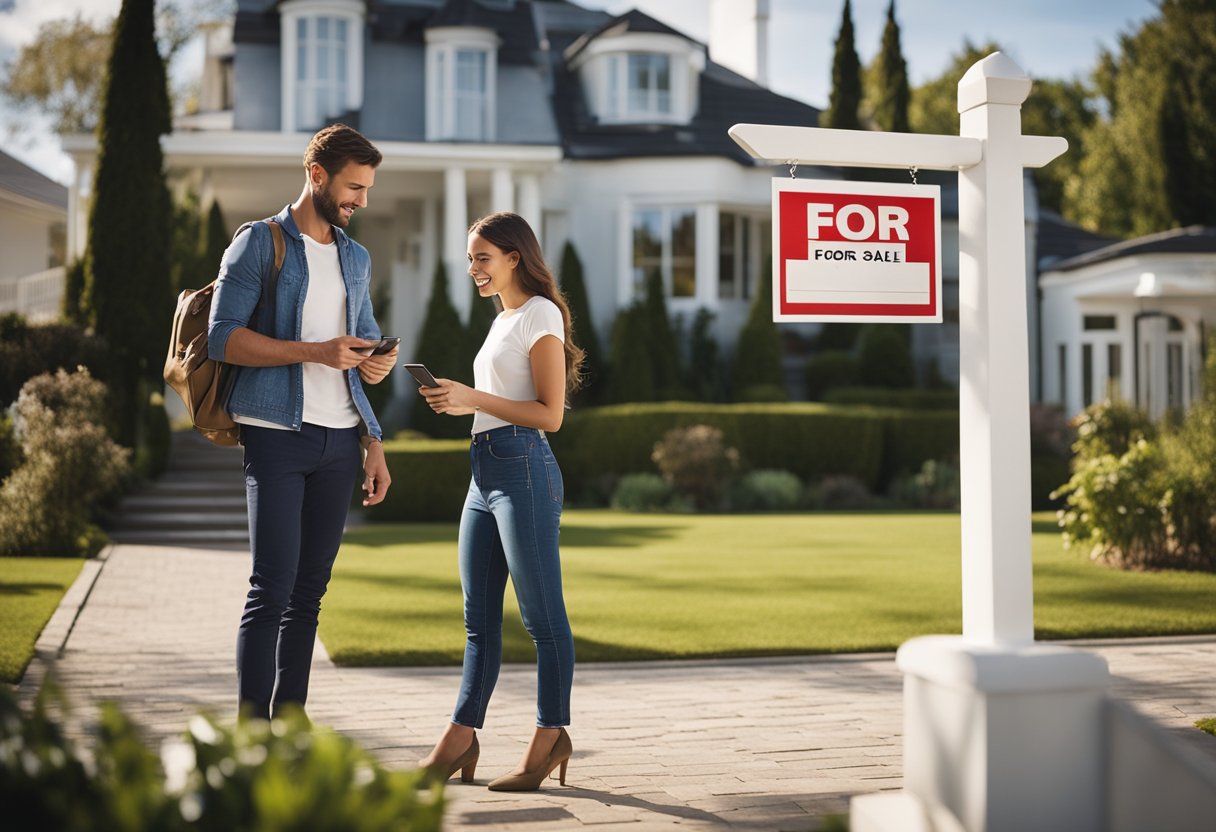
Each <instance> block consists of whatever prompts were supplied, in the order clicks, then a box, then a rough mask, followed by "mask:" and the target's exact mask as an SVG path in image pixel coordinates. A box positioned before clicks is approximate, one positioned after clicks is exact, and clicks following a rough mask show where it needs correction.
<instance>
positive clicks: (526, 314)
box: [473, 295, 566, 433]
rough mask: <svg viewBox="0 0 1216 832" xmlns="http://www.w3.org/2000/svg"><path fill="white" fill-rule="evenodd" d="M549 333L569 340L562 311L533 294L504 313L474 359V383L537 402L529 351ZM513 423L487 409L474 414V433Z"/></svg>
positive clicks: (499, 393)
mask: <svg viewBox="0 0 1216 832" xmlns="http://www.w3.org/2000/svg"><path fill="white" fill-rule="evenodd" d="M546 335H553V336H555V337H556V338H557V340H559V341H561V342H563V343H564V342H565V340H566V326H565V322H564V321H563V320H562V311H561V310H560V309H558V308H557V304H555V303H554V302H553V301H551V300H549V299H548V298H546V297H542V296H540V295H533V296H532V297H530V298H528V300H527V301H526V302H525V303H524V305H523V306H521V307H519V308H518V309H513V310H506V311H503V312H500V313H499V314H498V317H497V318H495V319H494V323H493V325H491V327H490V332H489V334H488V335H486V340H485V343H484V344H482V345H481V350H480V351H479V352H478V353H477V358H475V359H474V360H473V386H474V387H476V388H477V389H478V390H484V391H485V392H487V393H492V394H493V395H495V396H502V397H503V398H504V399H511V400H512V401H517V402H527V401H536V384H535V383H534V382H533V380H532V361H531V359H530V358H529V357H528V354H529V353H530V352H531V351H532V347H533V346H535V344H536V342H537V341H539V340H540V339H541V338H543V337H544V336H546ZM509 424H511V423H510V422H507V421H505V420H503V419H499V418H498V417H497V416H491V415H490V414H489V413H486V412H485V411H484V410H479V411H477V412H476V413H475V414H473V433H481V432H482V431H487V430H493V429H494V428H500V427H503V426H504V425H509Z"/></svg>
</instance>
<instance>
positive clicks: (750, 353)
mask: <svg viewBox="0 0 1216 832" xmlns="http://www.w3.org/2000/svg"><path fill="white" fill-rule="evenodd" d="M772 272H773V270H772V266H771V264H766V265H765V267H764V268H763V269H762V270H761V272H760V278H759V280H757V281H756V294H755V296H754V297H753V298H752V305H751V307H750V308H749V310H748V313H747V321H746V322H745V323H744V324H743V328H742V329H741V330H740V331H739V341H738V343H737V344H736V345H735V356H734V361H733V362H732V364H731V389H732V394H733V396H734V398H735V400H736V401H739V400H741V399H742V398H743V397H744V394H745V393H746V391H747V389H748V388H749V387H758V386H761V385H765V386H776V387H780V388H784V387H785V372H784V371H783V370H782V368H781V333H779V332H778V331H777V325H776V324H775V323H773V282H772V277H771V275H772Z"/></svg>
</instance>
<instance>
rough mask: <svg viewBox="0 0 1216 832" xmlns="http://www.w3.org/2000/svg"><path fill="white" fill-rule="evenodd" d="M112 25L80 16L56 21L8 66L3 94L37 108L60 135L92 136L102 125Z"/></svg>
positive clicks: (0, 87) (46, 25)
mask: <svg viewBox="0 0 1216 832" xmlns="http://www.w3.org/2000/svg"><path fill="white" fill-rule="evenodd" d="M111 31H112V25H111V24H110V23H105V24H99V25H95V24H93V23H90V22H89V21H88V20H85V18H84V16H83V15H81V14H80V13H77V15H76V17H74V18H65V19H62V20H51V21H48V22H46V23H43V24H42V25H41V26H40V27H38V34H37V36H36V37H35V38H34V40H32V41H31V42H30V43H28V44H26V45H25V46H23V47H22V48H21V51H20V52H19V53H17V55H16V57H14V58H13V60H11V61H10V62H9V63H8V64H7V65H6V66H5V67H4V72H3V73H2V75H3V81H2V82H0V92H3V94H4V96H5V98H7V99H8V101H9V102H10V103H11V104H12V105H13V106H14V107H15V108H16V109H18V110H24V111H33V110H37V111H40V112H42V113H45V114H46V115H47V116H48V117H50V119H51V123H52V125H53V127H54V130H55V131H56V132H58V133H90V132H92V131H93V129H94V128H95V127H96V126H97V116H98V110H99V104H100V101H101V89H102V80H103V78H104V76H103V74H102V73H101V72H98V68H99V67H102V66H105V64H106V60H107V58H108V57H109V55H110V43H111Z"/></svg>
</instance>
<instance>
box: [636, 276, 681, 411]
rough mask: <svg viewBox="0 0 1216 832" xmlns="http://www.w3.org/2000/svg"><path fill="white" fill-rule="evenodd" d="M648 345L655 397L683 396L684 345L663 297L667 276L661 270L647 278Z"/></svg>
mask: <svg viewBox="0 0 1216 832" xmlns="http://www.w3.org/2000/svg"><path fill="white" fill-rule="evenodd" d="M644 307H645V310H646V341H647V345H648V349H649V350H650V371H651V376H652V378H653V379H654V389H655V394H656V395H657V396H658V397H659V398H660V399H668V398H672V397H678V396H679V392H678V391H679V390H680V387H681V385H680V345H679V343H678V342H677V341H676V334H675V331H674V330H673V329H672V326H671V318H670V317H668V315H667V298H666V297H665V296H664V294H663V276H662V275H661V274H660V273H659V271H658V269H653V270H651V272H650V274H649V275H647V277H646V299H645V301H644Z"/></svg>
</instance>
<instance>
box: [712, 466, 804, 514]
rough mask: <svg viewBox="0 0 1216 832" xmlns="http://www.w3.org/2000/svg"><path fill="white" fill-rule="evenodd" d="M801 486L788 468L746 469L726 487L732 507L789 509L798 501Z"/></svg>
mask: <svg viewBox="0 0 1216 832" xmlns="http://www.w3.org/2000/svg"><path fill="white" fill-rule="evenodd" d="M803 496H804V489H803V487H802V481H801V480H800V479H798V477H797V475H795V474H791V473H790V472H789V471H773V470H763V469H762V470H759V471H749V472H748V473H747V474H745V475H744V476H743V478H742V479H740V480H739V481H738V482H737V483H735V484H734V485H733V486H731V489H730V500H729V502H730V507H731V510H732V511H792V510H793V509H796V508H798V506H799V505H801V504H802V499H803Z"/></svg>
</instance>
